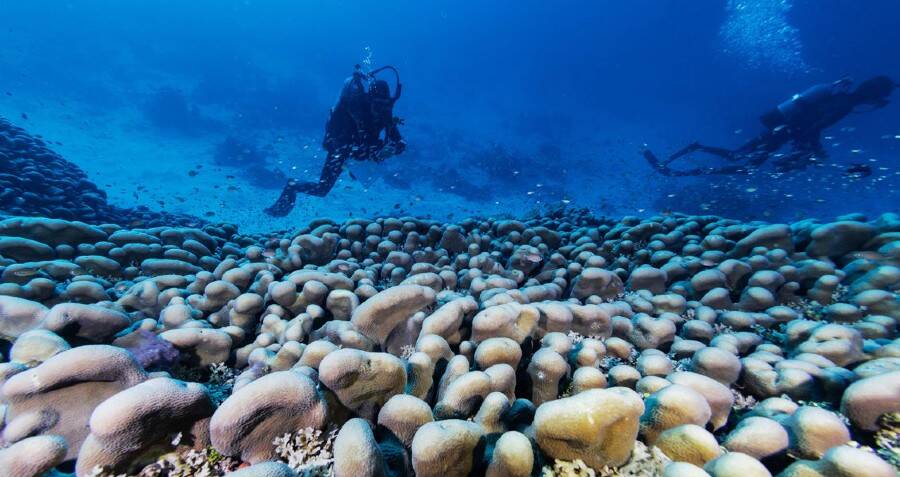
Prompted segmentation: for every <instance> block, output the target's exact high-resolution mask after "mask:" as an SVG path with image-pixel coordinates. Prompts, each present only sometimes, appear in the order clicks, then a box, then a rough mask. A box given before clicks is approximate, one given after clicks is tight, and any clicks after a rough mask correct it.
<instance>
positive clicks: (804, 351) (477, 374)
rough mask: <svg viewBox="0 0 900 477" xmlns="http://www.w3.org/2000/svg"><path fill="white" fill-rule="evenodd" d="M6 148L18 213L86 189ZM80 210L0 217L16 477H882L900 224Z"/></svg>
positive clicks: (893, 367) (3, 455)
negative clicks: (258, 229) (254, 229)
mask: <svg viewBox="0 0 900 477" xmlns="http://www.w3.org/2000/svg"><path fill="white" fill-rule="evenodd" d="M0 124H2V125H3V127H4V128H5V129H4V131H5V133H3V134H0V141H2V142H0V154H5V156H4V157H3V159H4V163H6V161H10V160H11V161H15V164H17V166H16V167H26V168H28V167H31V168H34V171H32V172H29V173H28V174H15V173H7V174H6V175H3V176H0V180H3V181H6V182H4V186H5V187H11V186H9V185H7V184H13V185H14V186H15V187H20V189H19V190H20V191H24V190H26V188H27V190H32V191H36V190H40V188H38V187H36V184H49V185H48V187H56V188H57V189H60V190H73V188H79V187H89V186H88V185H85V181H86V179H85V178H84V176H83V174H80V173H79V171H77V169H72V168H70V167H68V166H65V165H64V164H63V163H60V162H58V161H57V157H56V156H52V155H50V154H49V153H48V152H46V151H47V150H45V149H42V148H43V147H44V145H43V144H40V143H38V142H35V141H34V139H35V138H31V142H29V140H28V138H29V136H27V135H26V134H25V133H24V132H22V131H21V130H16V129H12V127H11V126H9V125H8V123H0ZM10 131H12V133H10ZM4 138H5V139H4ZM11 144H12V146H10V145H11ZM41 151H44V152H41ZM59 159H61V158H59ZM54 161H56V162H54ZM47 164H49V165H50V167H57V169H56V170H55V171H54V172H53V173H50V172H46V171H44V169H42V168H44V167H48V166H47ZM54 165H55V166H54ZM41 171H44V172H41ZM54 174H55V175H54ZM15 181H19V182H15ZM23 181H24V182H23ZM40 181H44V182H40ZM16 184H18V185H16ZM87 190H88V193H87V194H86V195H87V196H89V197H92V198H88V199H84V200H85V201H84V202H82V203H79V202H74V201H75V200H77V197H75V196H71V197H69V196H67V198H66V200H65V201H62V200H59V199H56V198H55V197H56V195H57V194H58V193H59V192H57V191H55V190H50V189H44V190H43V192H40V193H36V194H38V196H39V197H30V196H28V197H26V199H27V200H24V201H17V200H15V198H14V197H13V198H8V197H7V196H5V195H4V199H3V200H4V201H5V202H3V205H2V207H0V208H2V210H4V211H5V212H6V213H7V214H8V215H9V217H7V218H5V219H4V220H2V221H0V257H2V258H0V352H2V355H3V359H2V361H3V362H2V363H0V403H2V406H3V413H2V415H3V422H2V433H0V440H2V449H0V475H9V476H16V477H27V476H42V475H60V474H62V475H65V474H68V473H74V474H76V475H78V476H88V475H91V476H118V475H141V476H189V475H208V476H216V475H225V474H226V473H231V474H230V475H235V476H244V477H246V476H267V477H271V476H296V475H304V476H305V475H335V476H337V477H343V476H382V475H384V476H386V475H416V476H423V477H426V476H467V475H489V476H494V477H499V476H506V477H514V476H522V477H525V476H529V475H549V476H554V475H559V476H569V475H573V476H574V475H578V476H583V475H594V476H616V475H621V476H624V475H658V476H663V475H665V476H667V477H677V476H681V477H684V476H705V475H708V476H713V477H724V476H733V475H740V476H742V477H755V476H768V475H783V476H832V475H840V476H870V477H878V476H893V475H896V467H895V466H897V464H898V461H900V460H898V440H897V439H898V438H897V432H898V431H900V341H898V339H897V338H898V334H897V324H898V320H900V298H898V295H897V292H898V289H900V268H898V267H900V217H898V216H897V215H896V214H893V213H886V214H883V215H882V216H880V217H873V218H866V217H863V216H858V215H853V216H845V217H841V218H839V219H838V220H836V221H833V222H825V223H823V222H819V221H816V220H812V219H810V220H804V221H799V222H796V223H792V224H768V223H762V222H741V221H735V220H729V219H727V218H722V217H717V216H713V215H704V216H689V215H681V214H671V215H665V216H663V215H660V216H654V217H649V218H643V219H642V218H638V217H624V218H622V219H620V220H607V219H600V218H596V217H593V216H591V215H590V214H589V213H588V212H586V211H583V210H576V209H567V210H560V211H555V212H552V213H547V214H544V215H538V216H534V217H529V218H524V219H522V220H512V219H502V220H501V219H488V218H472V219H467V220H463V221H459V222H458V223H446V222H438V221H433V220H426V219H419V218H414V217H381V218H377V219H363V218H359V219H349V220H346V221H343V222H335V221H332V220H327V219H321V220H315V221H313V222H311V223H309V224H306V225H303V226H300V227H299V228H298V230H296V231H294V232H290V233H287V232H282V233H271V234H258V233H242V232H240V231H239V230H238V229H237V228H236V227H234V226H231V225H223V224H219V225H216V224H208V223H203V222H202V221H198V222H194V220H196V219H193V218H190V217H180V216H169V215H162V214H157V213H153V212H150V211H139V212H138V215H137V216H135V215H132V214H133V213H134V211H126V210H125V209H115V208H114V207H112V206H110V205H108V204H106V202H105V199H104V198H103V195H102V192H99V189H98V190H97V191H94V189H89V188H88V189H87ZM15 196H17V197H23V196H24V195H23V193H20V192H19V193H16V194H15ZM10 201H12V202H10ZM9 204H13V206H15V207H16V208H11V207H12V206H10V205H9ZM66 213H68V214H70V215H64V214H66ZM141 213H143V215H141ZM119 214H121V215H119ZM13 215H15V216H13ZM24 215H32V217H23V216H24ZM46 216H54V217H55V218H48V217H46ZM60 216H62V217H61V218H60ZM135 217H139V220H140V221H141V222H135ZM74 219H78V220H74ZM167 220H171V222H170V223H167V222H166V221H167ZM88 222H91V223H88ZM116 223H118V224H119V225H115V224H116Z"/></svg>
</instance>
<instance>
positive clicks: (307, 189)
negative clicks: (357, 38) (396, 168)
mask: <svg viewBox="0 0 900 477" xmlns="http://www.w3.org/2000/svg"><path fill="white" fill-rule="evenodd" d="M385 70H390V71H393V72H394V75H395V77H396V81H397V85H396V88H395V90H394V94H393V96H392V95H391V91H390V86H389V85H388V82H387V81H384V80H380V79H376V78H375V75H377V74H378V73H380V72H382V71H385ZM401 90H402V85H401V84H400V74H399V73H398V72H397V69H396V68H394V67H393V66H384V67H381V68H378V69H376V70H374V71H372V72H370V73H363V72H362V71H361V70H360V66H359V65H356V70H355V71H354V72H353V75H352V76H351V77H350V78H347V80H346V81H344V87H343V88H342V89H341V94H340V96H339V97H338V101H337V104H335V105H334V107H333V108H331V114H330V115H329V116H328V121H327V122H326V123H325V139H324V141H323V142H322V147H323V148H324V149H325V151H326V152H327V156H326V158H325V165H324V166H322V172H321V174H320V177H319V180H318V181H316V182H310V181H305V182H298V181H296V180H293V179H291V180H289V181H288V183H287V185H285V186H284V189H283V190H282V191H281V196H279V197H278V200H277V201H275V203H274V204H272V206H270V207H269V208H267V209H265V212H266V213H267V214H269V215H272V216H275V217H284V216H285V215H287V214H288V213H289V212H290V211H291V209H293V208H294V202H295V199H296V196H297V193H298V192H299V193H303V194H308V195H313V196H316V197H324V196H326V195H327V194H328V192H329V191H331V189H332V188H333V187H334V184H335V182H337V179H338V177H339V176H340V175H341V172H342V171H343V169H344V163H345V162H346V161H347V159H356V160H360V161H364V160H371V161H375V162H383V161H384V160H385V159H387V158H388V157H390V156H393V155H397V154H401V153H402V152H403V151H404V150H405V149H406V142H405V141H404V140H403V137H401V136H400V130H399V129H398V128H397V126H398V125H402V124H403V120H402V119H400V118H398V117H396V116H394V104H395V103H396V102H397V100H398V99H400V92H401Z"/></svg>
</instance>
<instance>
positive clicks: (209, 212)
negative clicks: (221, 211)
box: [203, 210, 216, 217]
mask: <svg viewBox="0 0 900 477" xmlns="http://www.w3.org/2000/svg"><path fill="white" fill-rule="evenodd" d="M203 215H205V216H207V217H212V216H213V215H216V213H215V212H213V211H211V210H207V211H206V212H204V213H203Z"/></svg>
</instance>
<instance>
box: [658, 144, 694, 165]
mask: <svg viewBox="0 0 900 477" xmlns="http://www.w3.org/2000/svg"><path fill="white" fill-rule="evenodd" d="M699 147H700V143H699V142H692V143H690V144H688V145H687V146H684V147H683V148H681V149H679V150H678V151H676V152H675V153H674V154H672V155H671V156H669V158H668V159H666V162H663V163H662V164H663V165H664V166H667V165H669V164H671V163H672V162H674V161H676V160H678V159H680V158H682V157H684V156H686V155H688V154H690V153H692V152H694V151H696V150H697V148H699Z"/></svg>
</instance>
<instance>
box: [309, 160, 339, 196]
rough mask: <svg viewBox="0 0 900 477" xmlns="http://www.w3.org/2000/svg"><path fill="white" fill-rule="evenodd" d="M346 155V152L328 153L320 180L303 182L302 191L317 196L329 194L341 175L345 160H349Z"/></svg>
mask: <svg viewBox="0 0 900 477" xmlns="http://www.w3.org/2000/svg"><path fill="white" fill-rule="evenodd" d="M346 157H347V155H346V154H340V153H338V154H332V153H328V157H327V158H326V159H325V165H324V166H322V172H321V174H319V181H318V182H314V183H313V182H308V183H306V184H302V185H301V189H300V192H303V193H304V194H309V195H312V196H316V197H325V196H326V195H328V193H329V192H330V191H331V189H332V188H333V187H334V184H335V183H336V182H337V180H338V177H340V176H341V172H342V171H343V170H344V161H346V160H347V159H346Z"/></svg>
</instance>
